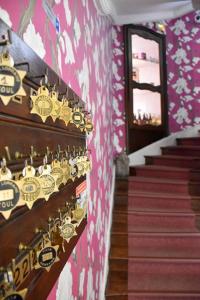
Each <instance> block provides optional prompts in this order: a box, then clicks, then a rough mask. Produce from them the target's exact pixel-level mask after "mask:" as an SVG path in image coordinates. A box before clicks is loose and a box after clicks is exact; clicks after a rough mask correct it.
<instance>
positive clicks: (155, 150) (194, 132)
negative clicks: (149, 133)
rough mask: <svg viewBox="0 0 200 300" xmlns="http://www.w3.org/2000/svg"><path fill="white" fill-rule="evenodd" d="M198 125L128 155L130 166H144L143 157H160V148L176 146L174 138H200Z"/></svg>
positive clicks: (199, 126)
mask: <svg viewBox="0 0 200 300" xmlns="http://www.w3.org/2000/svg"><path fill="white" fill-rule="evenodd" d="M199 130H200V125H197V126H194V127H192V128H189V129H185V130H183V131H179V132H176V133H173V134H171V135H170V136H168V137H166V138H164V139H161V140H159V141H157V142H155V143H153V144H151V145H148V146H146V147H144V148H142V149H140V150H138V151H136V152H134V153H131V154H130V155H129V159H130V163H129V164H130V166H138V165H143V164H145V158H144V156H145V155H161V149H160V147H165V146H173V145H176V138H179V137H192V136H198V135H199V136H200V134H199V132H198V131H199Z"/></svg>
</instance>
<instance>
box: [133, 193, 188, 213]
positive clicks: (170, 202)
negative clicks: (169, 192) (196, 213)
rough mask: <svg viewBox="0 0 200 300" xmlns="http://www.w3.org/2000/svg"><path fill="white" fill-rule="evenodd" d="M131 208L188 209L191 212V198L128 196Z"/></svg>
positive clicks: (155, 209) (147, 209) (150, 209)
mask: <svg viewBox="0 0 200 300" xmlns="http://www.w3.org/2000/svg"><path fill="white" fill-rule="evenodd" d="M128 203H129V204H128V206H129V209H136V210H145V211H172V212H173V211H181V212H184V211H188V212H191V211H192V209H191V204H190V200H189V199H187V200H181V199H178V200H177V199H176V198H174V199H171V198H161V197H160V198H153V197H148V196H147V197H143V196H141V197H139V196H129V197H128Z"/></svg>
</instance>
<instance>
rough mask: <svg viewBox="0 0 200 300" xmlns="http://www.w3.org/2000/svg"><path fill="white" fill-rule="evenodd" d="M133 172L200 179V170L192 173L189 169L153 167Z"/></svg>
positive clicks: (155, 175)
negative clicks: (168, 169) (157, 168)
mask: <svg viewBox="0 0 200 300" xmlns="http://www.w3.org/2000/svg"><path fill="white" fill-rule="evenodd" d="M131 173H132V174H134V173H135V175H136V176H142V177H151V178H152V177H155V178H168V179H172V178H174V179H183V180H184V179H185V180H200V172H198V173H197V172H196V173H192V172H189V171H187V170H186V171H185V170H184V171H181V170H180V171H174V170H172V171H165V170H152V169H145V168H144V169H136V170H135V171H134V172H133V171H132V172H131Z"/></svg>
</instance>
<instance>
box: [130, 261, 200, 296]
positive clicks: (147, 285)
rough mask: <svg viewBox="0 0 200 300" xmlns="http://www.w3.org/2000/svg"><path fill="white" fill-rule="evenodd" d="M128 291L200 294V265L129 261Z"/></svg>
mask: <svg viewBox="0 0 200 300" xmlns="http://www.w3.org/2000/svg"><path fill="white" fill-rule="evenodd" d="M128 272H129V278H128V289H129V291H135V292H136V291H143V292H154V291H157V292H164V291H166V292H178V291H181V292H187V293H189V292H191V291H192V292H193V293H194V292H200V284H199V278H200V263H196V262H195V263H191V262H187V263H186V262H170V261H168V262H163V261H162V260H159V259H158V260H157V261H154V262H151V261H150V262H146V261H144V262H142V260H141V261H138V262H137V261H136V260H135V261H129V270H128Z"/></svg>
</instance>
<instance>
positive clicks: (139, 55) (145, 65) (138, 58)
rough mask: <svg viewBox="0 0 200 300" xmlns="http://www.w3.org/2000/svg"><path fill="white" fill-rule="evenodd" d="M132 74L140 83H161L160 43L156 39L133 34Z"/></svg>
mask: <svg viewBox="0 0 200 300" xmlns="http://www.w3.org/2000/svg"><path fill="white" fill-rule="evenodd" d="M132 76H133V78H132V79H133V80H134V81H136V82H138V83H148V84H151V85H153V86H158V85H160V65H159V45H158V43H157V42H156V41H153V40H149V39H146V38H143V37H141V36H139V35H137V34H133V35H132Z"/></svg>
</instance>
